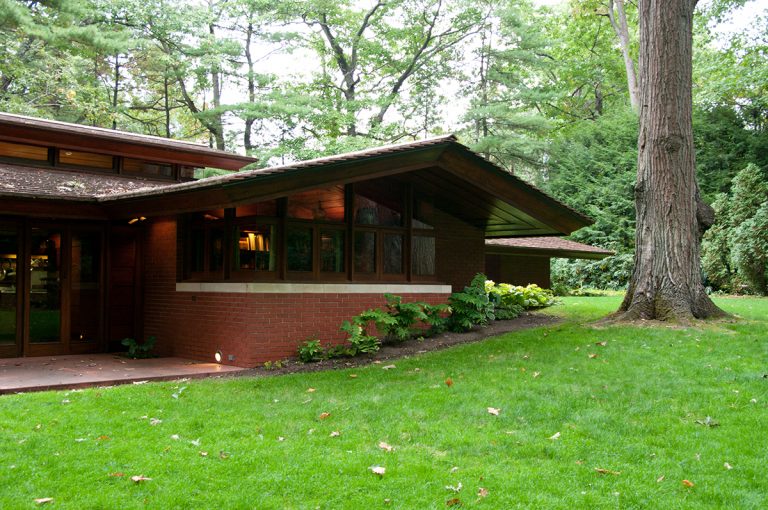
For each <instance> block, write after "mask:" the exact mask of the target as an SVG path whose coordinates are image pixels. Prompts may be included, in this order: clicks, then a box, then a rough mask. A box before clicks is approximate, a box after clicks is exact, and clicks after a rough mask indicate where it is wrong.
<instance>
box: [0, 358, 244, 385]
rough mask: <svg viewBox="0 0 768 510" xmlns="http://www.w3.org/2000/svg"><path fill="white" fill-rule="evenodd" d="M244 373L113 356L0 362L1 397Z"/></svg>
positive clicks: (195, 363) (188, 363)
mask: <svg viewBox="0 0 768 510" xmlns="http://www.w3.org/2000/svg"><path fill="white" fill-rule="evenodd" d="M242 370H245V369H243V368H238V367H230V366H226V365H219V364H217V363H203V362H198V361H192V360H188V359H183V358H150V359H128V358H124V357H122V356H118V355H115V354H86V355H67V356H41V357H35V358H4V359H0V394H4V393H19V392H26V391H42V390H55V389H72V388H85V387H90V386H113V385H116V384H130V383H137V382H140V381H168V380H174V379H180V378H203V377H211V376H220V375H224V374H232V373H236V372H240V371H242Z"/></svg>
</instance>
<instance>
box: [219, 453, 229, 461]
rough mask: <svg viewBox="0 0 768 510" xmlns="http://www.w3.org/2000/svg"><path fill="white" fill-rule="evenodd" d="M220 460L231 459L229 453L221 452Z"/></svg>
mask: <svg viewBox="0 0 768 510" xmlns="http://www.w3.org/2000/svg"><path fill="white" fill-rule="evenodd" d="M219 458H220V459H228V458H229V452H225V451H220V452H219Z"/></svg>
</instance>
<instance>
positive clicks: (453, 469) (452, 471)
mask: <svg viewBox="0 0 768 510" xmlns="http://www.w3.org/2000/svg"><path fill="white" fill-rule="evenodd" d="M458 470H459V466H453V467H452V468H451V473H455V472H456V471H458Z"/></svg>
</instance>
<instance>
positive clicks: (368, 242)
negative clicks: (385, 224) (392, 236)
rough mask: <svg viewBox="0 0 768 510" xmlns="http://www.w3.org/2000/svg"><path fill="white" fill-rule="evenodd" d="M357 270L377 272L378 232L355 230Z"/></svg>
mask: <svg viewBox="0 0 768 510" xmlns="http://www.w3.org/2000/svg"><path fill="white" fill-rule="evenodd" d="M355 272H356V273H375V272H376V234H375V233H374V232H355Z"/></svg>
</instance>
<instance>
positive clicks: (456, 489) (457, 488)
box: [445, 482, 464, 492]
mask: <svg viewBox="0 0 768 510" xmlns="http://www.w3.org/2000/svg"><path fill="white" fill-rule="evenodd" d="M463 488H464V486H463V485H462V484H461V482H459V483H458V484H457V485H456V486H453V485H446V486H445V490H447V491H453V492H461V489H463Z"/></svg>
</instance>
